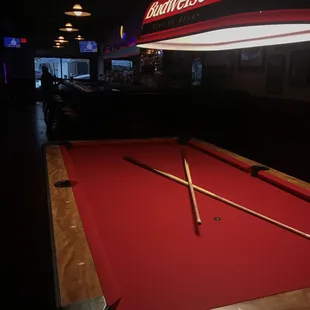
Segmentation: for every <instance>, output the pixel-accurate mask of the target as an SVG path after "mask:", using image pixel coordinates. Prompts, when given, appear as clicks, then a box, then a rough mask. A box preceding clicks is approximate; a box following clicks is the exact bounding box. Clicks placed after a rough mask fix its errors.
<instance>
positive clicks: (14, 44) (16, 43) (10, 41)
mask: <svg viewBox="0 0 310 310" xmlns="http://www.w3.org/2000/svg"><path fill="white" fill-rule="evenodd" d="M3 40H4V47H9V48H20V38H12V37H4V39H3Z"/></svg>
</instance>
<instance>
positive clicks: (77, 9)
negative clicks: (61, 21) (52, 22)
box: [65, 4, 91, 17]
mask: <svg viewBox="0 0 310 310" xmlns="http://www.w3.org/2000/svg"><path fill="white" fill-rule="evenodd" d="M65 14H66V15H70V16H76V17H85V16H90V15H91V14H90V13H88V12H84V11H83V8H82V6H81V5H80V4H75V5H74V6H73V8H72V11H68V12H65Z"/></svg>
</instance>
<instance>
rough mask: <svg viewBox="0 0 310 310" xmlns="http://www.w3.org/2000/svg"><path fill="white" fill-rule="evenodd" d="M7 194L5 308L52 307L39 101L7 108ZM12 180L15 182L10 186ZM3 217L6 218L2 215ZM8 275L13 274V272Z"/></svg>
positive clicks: (43, 132) (42, 138)
mask: <svg viewBox="0 0 310 310" xmlns="http://www.w3.org/2000/svg"><path fill="white" fill-rule="evenodd" d="M8 114H9V118H8V120H9V122H8V126H9V133H8V154H7V155H8V161H7V165H6V168H7V171H8V180H9V185H10V186H8V192H9V193H8V194H9V195H8V197H9V205H10V208H9V210H10V212H9V213H10V214H9V219H8V222H7V223H5V224H6V225H8V227H9V229H10V230H9V232H8V231H7V233H8V236H7V237H6V238H9V241H10V242H9V245H10V247H9V251H7V253H9V255H7V259H8V261H9V265H10V266H11V269H10V270H11V271H12V272H10V276H9V278H10V280H11V281H12V283H9V285H8V286H9V291H10V293H11V294H14V298H13V299H11V301H10V307H11V308H13V307H14V306H23V308H25V307H28V306H31V307H32V309H44V310H47V309H53V308H54V295H53V294H54V293H53V277H52V260H51V258H52V253H51V249H50V239H49V222H48V208H47V203H46V188H45V175H44V166H43V161H42V152H41V146H42V144H43V143H44V142H46V137H45V123H44V121H43V114H42V109H41V106H40V105H36V106H34V107H29V108H25V109H23V110H22V111H21V110H17V109H16V108H12V107H11V108H9V109H8ZM12 184H14V185H13V186H12ZM4 220H5V219H4ZM12 273H13V274H15V275H14V276H12Z"/></svg>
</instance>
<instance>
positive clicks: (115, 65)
mask: <svg viewBox="0 0 310 310" xmlns="http://www.w3.org/2000/svg"><path fill="white" fill-rule="evenodd" d="M111 63H112V70H117V69H127V70H128V69H132V61H131V60H112V62H111Z"/></svg>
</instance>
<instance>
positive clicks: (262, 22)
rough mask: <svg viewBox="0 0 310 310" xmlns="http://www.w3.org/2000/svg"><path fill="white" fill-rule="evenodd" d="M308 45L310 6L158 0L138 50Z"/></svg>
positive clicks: (296, 1) (291, 0) (254, 0)
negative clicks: (306, 43)
mask: <svg viewBox="0 0 310 310" xmlns="http://www.w3.org/2000/svg"><path fill="white" fill-rule="evenodd" d="M305 41H310V1H304V0H286V1H283V0H273V1H271V0H260V1H258V0H248V1H243V0H157V1H154V2H153V3H152V4H151V5H150V6H149V8H148V9H147V11H146V14H145V16H144V21H143V30H142V35H141V37H140V39H139V41H138V43H137V46H138V47H141V48H150V49H164V50H185V51H214V50H228V49H239V48H248V47H259V46H268V45H279V44H286V43H297V42H305Z"/></svg>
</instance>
